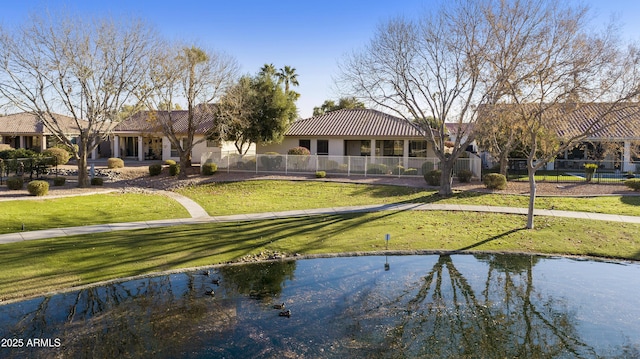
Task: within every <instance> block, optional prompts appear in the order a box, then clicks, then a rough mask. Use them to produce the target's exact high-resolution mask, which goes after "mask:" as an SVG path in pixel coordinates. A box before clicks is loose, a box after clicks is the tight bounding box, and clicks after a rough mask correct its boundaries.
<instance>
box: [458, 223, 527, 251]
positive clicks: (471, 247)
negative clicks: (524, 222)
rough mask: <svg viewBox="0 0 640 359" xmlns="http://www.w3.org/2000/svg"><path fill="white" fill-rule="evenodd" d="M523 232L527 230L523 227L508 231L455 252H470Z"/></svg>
mask: <svg viewBox="0 0 640 359" xmlns="http://www.w3.org/2000/svg"><path fill="white" fill-rule="evenodd" d="M523 230H526V228H525V227H522V228H515V229H512V230H510V231H506V232H504V233H500V234H498V235H495V236H493V237H489V238H487V239H485V240H482V241H480V242H477V243H473V244H471V245H468V246H466V247H462V248H459V249H456V250H455V252H457V251H466V250H469V249H473V248H476V247H479V246H481V245H483V244H487V243H489V242H492V241H495V240H497V239H500V238H502V237H506V236H508V235H511V234H513V233H517V232H520V231H523Z"/></svg>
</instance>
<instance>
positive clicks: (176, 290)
mask: <svg viewBox="0 0 640 359" xmlns="http://www.w3.org/2000/svg"><path fill="white" fill-rule="evenodd" d="M387 269H388V270H387ZM639 274H640V266H639V265H620V264H614V263H596V262H591V261H576V260H570V259H559V258H555V259H554V258H542V257H535V256H506V255H476V256H471V255H455V256H447V255H442V256H436V255H432V256H406V257H396V256H392V257H354V258H333V259H312V260H300V261H295V262H294V261H291V262H269V263H262V264H248V265H242V266H228V267H222V268H217V269H213V270H212V271H211V273H210V274H209V275H205V273H203V272H193V273H182V274H173V275H168V276H160V277H155V278H146V279H140V280H135V281H130V282H126V283H118V284H114V285H110V286H106V287H98V288H92V289H87V290H83V291H80V292H75V293H67V294H63V295H56V296H52V297H47V298H39V299H35V300H30V301H25V302H21V303H15V304H11V305H4V306H0V328H2V329H0V334H1V337H2V338H16V339H23V345H22V347H19V348H7V347H6V345H5V347H2V348H0V357H14V358H22V357H43V358H49V357H51V358H53V357H60V356H64V357H92V358H106V357H123V356H124V357H166V358H176V357H192V358H206V357H234V358H236V357H247V358H276V357H277V358H281V357H299V356H300V357H336V358H338V357H340V358H341V357H381V358H399V357H402V358H404V357H422V358H431V357H432V358H447V357H449V358H464V357H469V358H471V357H472V358H495V357H534V358H543V357H549V358H558V357H567V358H575V357H579V358H595V357H611V358H633V357H640V324H639V323H640V321H639V320H640V306H639V305H638V299H637V296H638V290H637V288H639V287H640V286H639V284H640V275H639ZM209 289H213V290H214V292H215V294H214V295H213V296H211V295H207V293H206V292H207V290H209ZM281 303H284V304H285V307H286V310H290V311H291V317H286V316H280V315H279V313H280V312H281V311H284V310H285V309H284V308H278V309H275V308H274V305H275V304H281ZM35 338H38V339H43V341H42V342H38V343H37V344H39V346H40V347H33V344H34V343H33V339H35ZM29 339H31V345H29V346H28V345H27V341H28V340H29ZM54 339H58V340H59V341H58V342H56V341H54ZM3 343H4V344H11V343H8V341H4V342H3ZM56 343H59V345H58V346H57V345H56ZM41 344H45V345H41Z"/></svg>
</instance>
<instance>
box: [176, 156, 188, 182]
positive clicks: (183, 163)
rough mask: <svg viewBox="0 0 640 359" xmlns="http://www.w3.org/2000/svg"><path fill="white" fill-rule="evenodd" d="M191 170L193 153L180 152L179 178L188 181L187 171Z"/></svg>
mask: <svg viewBox="0 0 640 359" xmlns="http://www.w3.org/2000/svg"><path fill="white" fill-rule="evenodd" d="M190 168H191V151H180V173H178V178H180V179H186V178H187V170H188V169H190Z"/></svg>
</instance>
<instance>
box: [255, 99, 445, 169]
mask: <svg viewBox="0 0 640 359" xmlns="http://www.w3.org/2000/svg"><path fill="white" fill-rule="evenodd" d="M298 146H301V147H306V148H307V149H309V151H310V152H311V154H313V155H320V156H322V155H327V156H368V157H371V158H373V159H375V158H376V157H402V158H404V159H409V158H412V157H419V158H426V157H435V154H434V152H433V149H432V148H431V147H430V146H428V145H427V141H425V136H424V134H423V132H422V130H421V129H420V128H419V127H418V126H416V125H414V124H412V123H410V122H408V121H406V120H404V119H401V118H398V117H394V116H391V115H388V114H385V113H383V112H380V111H376V110H371V109H342V110H337V111H332V112H328V113H326V114H324V115H320V116H315V117H311V118H307V119H302V120H298V121H296V122H294V123H293V124H292V125H291V127H290V128H289V130H288V131H287V132H286V134H285V138H284V140H283V141H282V143H279V144H270V145H265V146H259V147H258V150H259V152H260V153H265V152H278V153H281V154H284V153H287V151H288V150H289V149H291V148H293V147H298Z"/></svg>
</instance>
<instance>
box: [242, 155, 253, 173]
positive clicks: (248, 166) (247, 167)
mask: <svg viewBox="0 0 640 359" xmlns="http://www.w3.org/2000/svg"><path fill="white" fill-rule="evenodd" d="M239 165H242V168H243V169H245V170H249V171H251V170H253V171H255V170H256V159H255V158H250V159H248V160H246V162H239Z"/></svg>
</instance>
